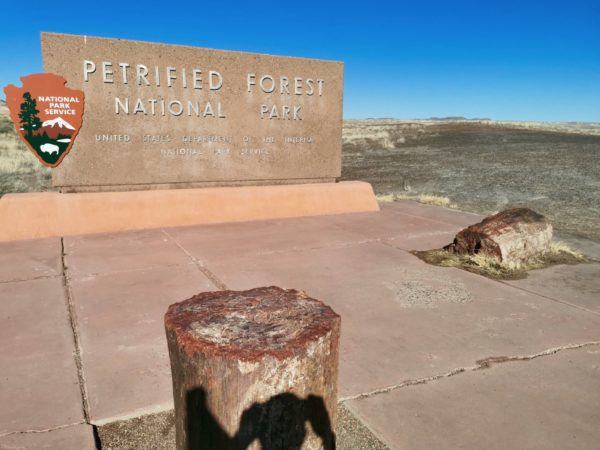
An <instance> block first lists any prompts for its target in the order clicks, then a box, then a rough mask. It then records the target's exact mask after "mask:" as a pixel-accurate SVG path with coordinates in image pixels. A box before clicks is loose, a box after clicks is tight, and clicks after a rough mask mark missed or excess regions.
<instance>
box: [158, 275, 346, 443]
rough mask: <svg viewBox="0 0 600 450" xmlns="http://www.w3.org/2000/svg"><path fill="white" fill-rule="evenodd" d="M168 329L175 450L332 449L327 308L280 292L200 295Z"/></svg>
mask: <svg viewBox="0 0 600 450" xmlns="http://www.w3.org/2000/svg"><path fill="white" fill-rule="evenodd" d="M165 328H166V332H167V342H168V345H169V355H170V358H171V371H172V375H173V395H174V399H175V418H176V436H177V438H176V439H177V449H178V450H184V449H185V450H188V449H211V450H219V449H240V450H241V449H246V448H286V449H287V448H289V449H300V448H302V449H333V448H334V446H335V435H334V431H333V430H335V422H336V405H337V374H338V355H339V334H340V317H339V316H338V315H337V314H336V313H335V312H334V311H333V310H332V309H331V308H329V307H328V306H326V305H324V304H323V303H322V302H320V301H318V300H315V299H312V298H309V297H307V296H306V294H304V293H302V292H298V291H295V290H286V289H281V288H278V287H264V288H257V289H252V290H249V291H240V292H236V291H221V292H206V293H202V294H198V295H196V296H194V297H192V298H191V299H189V300H186V301H183V302H181V303H175V304H173V305H171V306H170V307H169V309H168V311H167V313H166V314H165ZM306 422H309V423H310V426H306Z"/></svg>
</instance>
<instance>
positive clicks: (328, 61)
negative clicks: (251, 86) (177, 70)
mask: <svg viewBox="0 0 600 450" xmlns="http://www.w3.org/2000/svg"><path fill="white" fill-rule="evenodd" d="M45 36H53V37H54V36H67V37H71V38H81V39H98V40H104V41H120V42H131V43H136V44H151V45H161V46H169V47H181V48H190V49H200V50H212V51H217V52H226V53H243V54H249V55H257V56H269V57H275V58H291V59H296V60H301V61H319V62H325V63H331V64H341V65H342V66H343V65H344V62H343V61H338V60H333V59H322V58H308V57H303V56H287V55H273V54H270V53H259V52H247V51H242V50H224V49H219V48H209V47H197V46H193V45H184V44H167V43H164V42H152V41H143V40H137V39H122V38H110V37H101V36H88V35H82V34H71V33H56V32H52V31H41V32H40V37H41V40H43V38H44V37H45Z"/></svg>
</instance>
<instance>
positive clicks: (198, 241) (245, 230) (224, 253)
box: [165, 212, 379, 264]
mask: <svg viewBox="0 0 600 450" xmlns="http://www.w3.org/2000/svg"><path fill="white" fill-rule="evenodd" d="M371 214H374V215H375V217H377V215H378V214H379V213H378V212H375V213H371ZM357 215H359V216H360V214H344V215H340V216H328V217H304V218H298V219H282V220H265V221H257V222H245V223H237V224H231V223H229V224H227V223H225V224H219V225H208V226H202V227H182V228H168V229H166V230H165V231H166V232H167V233H168V234H169V235H170V236H172V237H173V239H174V240H175V241H176V242H178V243H179V244H180V245H181V246H182V247H183V248H185V250H186V251H188V252H189V253H190V254H192V255H193V256H194V257H196V258H198V259H199V260H201V261H202V262H203V263H206V264H210V263H213V262H218V261H221V260H222V259H223V257H225V258H227V257H228V256H233V255H235V256H236V257H237V256H243V255H261V257H262V255H266V254H270V253H274V252H286V251H287V252H290V251H297V250H301V249H306V248H319V247H330V246H336V245H343V244H346V243H350V242H361V241H364V240H365V237H363V236H362V235H360V234H357V233H354V232H350V231H345V230H343V229H341V228H340V227H337V226H335V221H333V222H331V221H332V219H331V218H332V217H340V218H342V219H338V220H347V221H351V220H352V219H353V218H354V217H356V216H357Z"/></svg>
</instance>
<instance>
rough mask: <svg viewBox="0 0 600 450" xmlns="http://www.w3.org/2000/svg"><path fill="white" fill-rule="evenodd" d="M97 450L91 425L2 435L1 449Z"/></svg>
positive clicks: (0, 438) (0, 439) (0, 440)
mask: <svg viewBox="0 0 600 450" xmlns="http://www.w3.org/2000/svg"><path fill="white" fill-rule="evenodd" d="M57 449H60V450H96V444H95V442H94V432H93V429H92V426H91V425H87V424H80V425H73V426H70V427H66V428H59V429H57V430H51V431H45V432H43V433H19V434H11V435H8V436H2V437H0V450H57Z"/></svg>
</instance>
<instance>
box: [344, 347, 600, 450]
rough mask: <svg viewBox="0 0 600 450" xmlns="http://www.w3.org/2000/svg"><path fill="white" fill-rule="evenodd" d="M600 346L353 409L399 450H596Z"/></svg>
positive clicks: (400, 392) (412, 389) (445, 381)
mask: <svg viewBox="0 0 600 450" xmlns="http://www.w3.org/2000/svg"><path fill="white" fill-rule="evenodd" d="M598 392H600V346H598V345H596V346H591V347H586V348H581V349H578V350H565V351H561V352H559V353H557V354H554V355H549V356H544V357H541V358H537V359H534V360H531V361H519V362H507V363H502V364H498V365H494V366H492V367H491V368H490V369H486V370H479V371H474V372H466V373H461V374H458V375H456V376H453V377H450V378H441V379H439V380H436V381H433V382H429V383H427V384H423V385H415V386H406V387H403V388H400V389H396V390H394V391H392V392H389V393H385V394H378V395H374V396H372V397H369V398H366V399H361V400H353V401H350V402H347V403H346V405H347V406H348V407H349V408H350V409H351V410H352V411H353V412H355V413H356V414H357V416H358V417H359V418H360V419H362V420H363V421H364V422H365V423H366V424H367V425H368V426H369V427H370V428H371V429H372V430H374V432H375V433H376V434H378V435H379V436H380V437H382V438H383V439H384V441H386V442H387V443H388V444H389V445H390V447H391V448H394V449H403V450H409V449H418V450H421V449H433V448H443V449H459V448H460V449H482V448H484V449H488V450H493V449H498V450H504V449H509V448H514V449H517V448H518V449H545V450H552V449H556V450H567V449H573V450H585V449H589V450H592V449H594V450H596V449H598V443H599V442H600V427H598V424H599V423H600V395H598Z"/></svg>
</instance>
